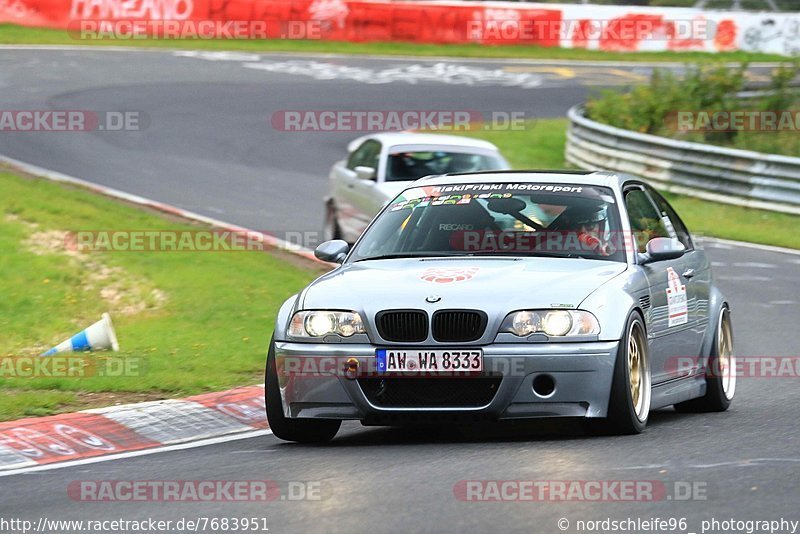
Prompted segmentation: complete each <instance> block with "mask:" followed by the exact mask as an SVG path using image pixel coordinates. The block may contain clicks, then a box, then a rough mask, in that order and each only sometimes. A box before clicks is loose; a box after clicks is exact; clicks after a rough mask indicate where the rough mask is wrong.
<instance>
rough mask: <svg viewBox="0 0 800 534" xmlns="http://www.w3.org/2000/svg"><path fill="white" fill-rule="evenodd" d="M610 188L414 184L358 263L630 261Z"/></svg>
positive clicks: (362, 244) (380, 222)
mask: <svg viewBox="0 0 800 534" xmlns="http://www.w3.org/2000/svg"><path fill="white" fill-rule="evenodd" d="M621 235H622V233H621V232H620V226H619V213H618V210H617V205H616V203H615V200H614V196H613V193H612V191H611V190H610V189H608V188H605V187H587V186H582V185H574V184H537V183H506V184H496V183H494V184H489V183H485V184H480V183H479V184H465V185H446V186H424V187H414V188H411V189H407V190H406V191H404V192H403V193H402V194H400V195H399V196H398V197H397V198H395V199H394V200H393V201H392V202H390V204H389V206H388V207H387V208H386V209H385V210H384V211H383V212H382V213H381V214H380V215H379V216H378V218H377V219H376V221H375V222H374V223H373V224H372V225H371V226H370V227H369V228H368V229H367V231H366V232H365V233H364V235H363V236H362V238H361V240H359V242H358V244H357V246H356V247H355V249H354V250H353V254H352V255H351V257H350V261H360V260H366V259H385V258H397V257H422V256H462V255H463V256H467V255H471V256H478V255H497V256H501V255H511V256H558V257H582V258H591V259H602V260H610V261H625V251H624V246H622V245H623V244H622V243H620V242H619V241H620V240H619V239H617V236H621Z"/></svg>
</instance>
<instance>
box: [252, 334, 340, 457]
mask: <svg viewBox="0 0 800 534" xmlns="http://www.w3.org/2000/svg"><path fill="white" fill-rule="evenodd" d="M264 386H265V391H264V400H265V402H266V405H267V421H268V422H269V428H270V430H272V433H273V434H274V435H275V437H277V438H280V439H282V440H285V441H296V442H298V443H324V442H327V441H330V440H332V439H333V437H334V436H336V433H337V432H338V431H339V427H340V426H341V425H342V422H341V421H339V420H337V419H290V418H288V417H286V416H285V415H284V413H283V404H282V402H281V392H280V385H279V384H278V369H277V365H276V363H275V340H274V338H273V339H271V340H270V342H269V352H268V353H267V371H266V377H265V380H264Z"/></svg>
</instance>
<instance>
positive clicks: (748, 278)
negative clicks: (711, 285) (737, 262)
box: [717, 274, 770, 282]
mask: <svg viewBox="0 0 800 534" xmlns="http://www.w3.org/2000/svg"><path fill="white" fill-rule="evenodd" d="M717 278H719V279H720V280H728V281H731V282H769V280H770V278H769V277H768V276H756V275H751V274H743V275H739V276H736V275H727V276H726V275H718V276H717Z"/></svg>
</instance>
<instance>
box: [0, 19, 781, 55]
mask: <svg viewBox="0 0 800 534" xmlns="http://www.w3.org/2000/svg"><path fill="white" fill-rule="evenodd" d="M0 44H43V45H57V44H60V45H72V46H76V45H86V46H135V47H147V48H170V49H200V50H232V51H250V52H261V53H269V52H306V53H328V54H354V55H387V56H396V55H401V56H423V57H424V56H429V57H430V56H447V57H473V58H514V59H554V60H597V61H599V60H604V61H680V62H684V61H686V62H693V63H698V62H702V63H705V62H711V63H716V62H721V61H724V62H733V63H741V62H743V61H744V62H756V61H785V60H786V58H785V57H783V56H780V55H777V54H762V53H750V52H723V53H719V54H712V53H708V52H635V53H633V52H604V51H597V50H581V49H567V48H547V47H541V46H532V45H521V46H511V45H508V46H506V45H504V46H487V45H479V44H464V45H455V44H453V45H439V44H416V43H401V42H373V43H350V42H340V41H321V40H296V39H294V40H289V39H266V40H264V39H262V40H255V39H253V40H223V39H210V40H158V39H137V40H119V39H117V40H97V41H92V40H79V39H76V38H73V37H70V35H69V34H68V33H67V32H66V31H65V30H54V29H46V28H28V27H24V26H18V25H13V24H0Z"/></svg>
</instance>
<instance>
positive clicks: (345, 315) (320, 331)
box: [287, 310, 364, 337]
mask: <svg viewBox="0 0 800 534" xmlns="http://www.w3.org/2000/svg"><path fill="white" fill-rule="evenodd" d="M287 333H288V334H289V335H290V336H292V337H322V336H326V335H328V334H338V335H340V336H342V337H350V336H352V335H355V334H363V333H364V323H363V322H362V321H361V316H360V315H359V314H358V313H356V312H351V311H326V310H312V311H300V312H297V313H295V314H294V316H293V317H292V320H291V322H290V323H289V331H288V332H287Z"/></svg>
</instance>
